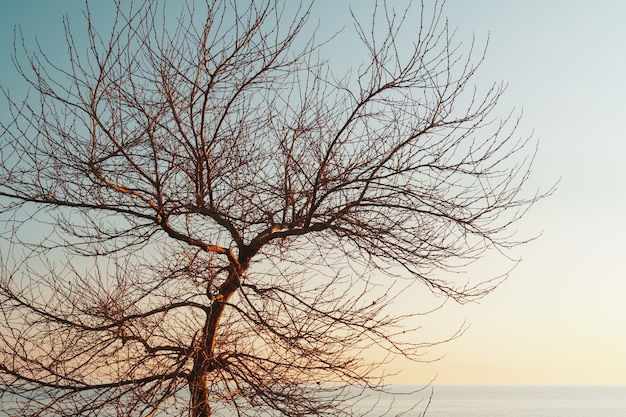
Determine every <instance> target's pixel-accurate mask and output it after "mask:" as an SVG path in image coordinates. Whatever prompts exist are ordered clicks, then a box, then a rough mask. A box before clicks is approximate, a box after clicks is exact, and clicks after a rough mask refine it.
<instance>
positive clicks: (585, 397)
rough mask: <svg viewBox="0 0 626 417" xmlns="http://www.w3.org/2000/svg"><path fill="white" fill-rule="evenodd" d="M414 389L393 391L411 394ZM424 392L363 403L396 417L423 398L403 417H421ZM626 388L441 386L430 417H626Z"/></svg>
mask: <svg viewBox="0 0 626 417" xmlns="http://www.w3.org/2000/svg"><path fill="white" fill-rule="evenodd" d="M416 388H417V387H411V386H397V387H394V390H397V391H399V392H408V391H411V390H414V389H416ZM429 394H430V391H429V392H427V393H425V392H421V393H414V394H410V395H400V396H397V397H396V399H395V402H394V403H393V404H391V402H390V400H389V398H384V397H381V398H376V397H374V396H372V398H371V399H368V402H369V404H367V405H366V404H362V406H365V407H367V408H370V407H371V409H372V412H371V413H370V414H368V415H372V416H374V415H383V414H384V413H385V412H387V414H386V415H389V416H395V415H398V412H399V411H401V410H403V409H406V408H407V406H410V405H411V404H414V403H415V402H416V401H419V400H420V399H422V405H418V406H417V407H416V408H415V409H414V410H413V411H410V412H408V413H406V414H404V416H406V417H413V416H420V415H421V414H422V412H423V410H424V407H425V401H426V397H428V395H429ZM624 416H626V386H472V385H469V386H468V385H466V386H446V385H444V386H436V387H434V392H433V396H432V399H431V402H430V405H429V407H428V411H427V412H426V417H624Z"/></svg>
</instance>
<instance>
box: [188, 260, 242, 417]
mask: <svg viewBox="0 0 626 417" xmlns="http://www.w3.org/2000/svg"><path fill="white" fill-rule="evenodd" d="M241 273H242V270H241V268H239V269H237V268H232V269H231V271H230V272H229V274H228V278H227V279H226V281H224V283H223V284H222V285H221V286H220V289H219V293H218V295H217V296H216V297H215V298H214V299H212V300H211V308H210V311H209V314H208V316H207V320H206V323H205V325H204V329H203V332H202V337H201V338H200V340H198V341H197V342H196V343H197V345H196V350H195V352H194V354H193V355H194V356H193V360H194V362H193V369H192V371H191V374H190V375H189V391H190V394H191V414H190V415H191V417H210V416H211V406H210V401H209V388H208V385H207V382H208V381H207V376H208V374H209V373H210V372H212V371H213V370H215V368H216V366H218V365H217V363H216V361H215V339H216V336H217V331H218V329H219V325H220V320H221V318H222V315H223V313H224V309H225V308H226V303H227V302H228V300H230V298H231V297H232V296H233V294H234V293H235V291H237V289H238V288H239V286H240V285H241V282H240V281H239V276H240V274H241Z"/></svg>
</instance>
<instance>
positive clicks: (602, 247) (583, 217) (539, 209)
mask: <svg viewBox="0 0 626 417" xmlns="http://www.w3.org/2000/svg"><path fill="white" fill-rule="evenodd" d="M425 1H426V2H427V3H428V0H425ZM398 3H402V2H398ZM371 4H372V1H371V0H368V1H362V2H359V1H356V0H353V1H349V0H344V1H338V0H334V1H331V0H321V1H318V2H317V4H316V8H315V13H316V16H319V19H320V21H321V22H322V23H323V25H321V26H322V27H329V28H332V27H336V28H337V29H339V27H340V26H345V27H346V30H351V23H350V21H349V15H348V13H347V7H348V5H351V6H352V7H354V8H355V9H359V10H367V7H369V5H371ZM80 5H82V2H77V1H68V0H58V1H55V2H52V1H43V0H31V1H18V0H0V62H2V64H1V65H0V80H1V82H2V84H3V85H9V86H10V87H12V89H14V91H16V92H19V91H20V90H19V84H17V83H18V81H17V80H16V78H15V74H14V70H13V69H12V67H11V64H10V54H11V52H12V34H13V27H14V26H15V25H16V24H20V25H21V26H22V29H23V31H24V33H25V35H26V36H27V37H28V38H29V39H30V40H31V41H32V38H33V37H34V36H37V37H39V38H40V40H41V43H42V45H43V46H44V47H45V48H47V49H49V51H50V52H51V54H53V55H54V56H57V55H58V56H61V57H62V56H63V55H62V54H63V52H64V51H63V47H64V45H63V43H62V42H63V28H62V24H61V17H62V16H63V15H64V14H68V16H69V19H70V21H75V20H76V19H80V16H81V7H80ZM445 10H446V15H447V16H448V17H449V19H450V24H451V25H452V26H453V27H457V28H458V36H459V39H468V40H469V38H470V37H471V36H472V34H475V35H476V37H477V39H478V41H479V42H484V41H485V40H486V39H487V37H489V49H488V53H487V60H486V61H485V63H484V66H483V67H482V70H481V71H480V73H479V75H478V77H477V78H476V82H477V83H479V86H482V87H486V86H488V85H490V84H491V83H492V82H493V81H504V82H505V83H507V84H508V89H507V92H506V94H505V96H504V98H503V99H502V101H501V106H500V111H501V112H502V116H506V114H507V113H508V112H509V111H510V110H511V109H512V108H516V109H518V110H519V111H521V112H523V119H522V124H521V126H520V131H519V132H520V135H522V136H523V135H527V134H531V133H532V134H533V136H534V137H535V138H537V139H538V140H539V144H540V147H539V154H538V156H537V160H536V164H535V167H534V174H535V176H534V178H533V180H532V185H533V186H539V185H542V186H544V187H549V186H550V185H551V184H552V183H554V182H555V181H557V180H558V179H559V178H560V179H561V181H560V184H559V187H558V190H557V191H556V192H555V194H554V195H553V196H552V197H551V198H549V199H547V200H545V201H542V202H541V203H540V204H538V205H537V206H536V207H535V208H534V209H533V210H532V211H531V212H530V213H529V215H528V216H527V217H526V219H525V220H524V221H523V222H521V223H519V225H518V228H519V230H520V233H522V234H525V235H528V234H536V233H542V236H541V238H540V239H538V240H537V241H534V242H532V243H530V244H528V245H527V246H525V247H523V248H520V249H519V250H518V251H516V253H515V254H516V255H518V256H520V257H521V258H523V263H522V264H521V265H520V266H519V267H518V268H517V269H515V270H514V271H513V273H512V274H511V276H510V278H509V280H508V281H506V282H505V283H503V284H502V285H501V287H500V288H499V289H498V290H497V291H496V292H494V293H493V294H491V295H490V296H489V297H487V298H485V299H484V300H483V301H482V302H481V303H480V304H474V305H466V306H463V307H459V306H454V305H448V306H447V307H446V308H444V309H443V310H442V311H441V312H440V313H437V314H435V315H433V316H431V317H428V318H427V319H426V320H425V321H424V323H423V325H424V333H423V334H424V335H425V336H427V335H428V334H432V335H438V334H439V333H440V329H450V330H453V329H454V327H455V326H456V325H458V324H459V323H461V322H463V321H464V320H467V322H468V323H470V325H471V326H470V328H469V329H468V330H467V331H466V333H465V335H464V336H463V337H462V338H460V339H458V340H455V341H452V342H450V343H447V344H445V345H442V346H439V347H437V348H435V349H433V352H432V354H433V357H435V356H440V355H445V356H444V357H443V358H442V359H441V360H439V361H437V362H434V363H432V364H428V365H407V364H400V363H398V364H395V365H394V366H396V367H397V368H398V369H400V368H402V369H405V371H404V372H403V373H402V374H401V376H400V377H398V378H396V379H395V381H399V382H426V381H429V380H430V379H431V378H432V377H433V376H435V375H438V377H437V378H438V379H437V382H438V383H492V384H500V383H523V384H525V383H530V384H568V383H574V384H626V360H625V359H624V357H623V354H624V352H626V332H625V331H624V329H626V302H625V301H624V299H625V294H626V266H625V263H624V261H623V258H624V252H625V249H626V243H625V238H624V237H625V236H626V220H625V219H624V214H625V213H626V192H625V191H626V190H625V188H626V187H625V185H624V182H625V180H626V163H625V162H624V160H625V159H626V140H625V139H626V123H625V122H624V120H625V119H626V101H625V100H624V96H625V93H626V77H625V76H624V68H625V67H626V48H624V44H625V43H626V26H625V25H624V24H623V18H624V16H626V2H623V1H621V0H613V1H610V0H597V1H594V2H589V1H572V0H570V1H565V0H543V1H539V0H526V1H523V2H522V1H502V0H474V1H467V0H448V2H447V4H446V9H445ZM338 48H340V49H339V50H340V51H342V52H340V53H339V55H341V54H344V55H345V52H344V51H345V50H349V48H350V45H340V46H338ZM344 59H345V57H344ZM483 83H484V85H483ZM0 109H2V110H1V111H4V109H6V105H5V104H2V105H1V106H0Z"/></svg>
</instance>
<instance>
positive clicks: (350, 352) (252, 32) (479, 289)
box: [0, 0, 541, 417]
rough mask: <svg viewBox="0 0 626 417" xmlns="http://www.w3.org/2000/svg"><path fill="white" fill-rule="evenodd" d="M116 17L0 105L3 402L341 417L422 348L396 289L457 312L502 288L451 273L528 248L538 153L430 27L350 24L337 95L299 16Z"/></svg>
mask: <svg viewBox="0 0 626 417" xmlns="http://www.w3.org/2000/svg"><path fill="white" fill-rule="evenodd" d="M122 3H123V2H120V3H118V5H117V13H116V17H115V21H114V23H113V26H112V27H111V28H109V29H107V30H106V31H99V30H97V29H96V25H95V22H94V19H93V18H92V16H91V14H90V11H89V8H87V9H86V19H87V23H88V25H87V26H86V31H87V32H86V33H80V34H77V33H74V32H73V31H71V30H70V29H69V24H68V22H65V23H66V37H67V46H68V57H67V59H66V60H60V61H59V62H57V61H56V60H53V59H52V58H53V57H49V56H47V55H46V53H45V51H42V50H36V51H34V52H28V51H26V55H24V56H25V58H24V59H21V60H19V59H16V60H15V63H16V67H17V69H18V71H19V72H20V74H21V75H22V76H23V77H24V80H26V81H27V82H28V83H29V85H30V88H31V90H30V91H31V94H30V96H29V97H26V98H25V99H23V100H21V99H17V98H14V97H13V96H12V95H10V94H9V91H8V89H7V87H5V88H4V89H3V92H4V94H5V97H6V99H7V102H8V109H9V111H10V117H8V118H5V119H4V120H5V121H4V122H3V124H2V126H1V129H2V130H1V132H0V133H1V135H2V139H1V144H0V146H1V147H0V157H1V159H2V170H1V171H0V199H1V200H2V209H0V220H1V221H2V222H3V230H4V233H3V234H2V236H3V238H4V239H5V242H9V243H10V245H7V246H6V250H5V252H4V253H3V254H2V262H3V265H2V266H3V269H2V276H1V278H0V303H1V307H0V320H1V321H2V326H0V387H1V391H0V392H2V393H3V394H0V396H1V398H2V400H3V401H5V400H6V404H8V405H6V407H13V406H14V408H15V409H11V410H10V412H11V413H18V414H22V415H37V416H46V415H50V416H52V415H54V416H58V415H68V416H70V415H71V416H76V415H84V416H87V415H119V416H126V415H127V416H131V415H132V416H138V415H142V416H143V415H148V416H153V415H191V416H194V417H208V416H210V415H211V414H212V411H213V412H214V413H215V414H219V415H237V416H248V415H261V413H263V412H266V413H268V414H263V415H285V416H309V415H310V416H313V415H352V414H351V413H352V412H353V411H352V410H351V405H353V404H354V402H355V401H356V400H357V399H358V397H359V395H358V390H357V391H355V389H356V388H357V387H359V388H361V389H375V390H383V389H384V386H382V385H381V383H382V382H383V377H384V376H385V371H384V365H385V364H386V363H388V361H389V360H391V359H392V358H394V357H396V356H403V357H405V358H409V359H412V360H416V361H419V360H420V359H421V358H422V355H423V354H424V350H425V349H427V348H428V347H430V346H432V344H431V343H427V342H424V343H420V342H416V338H417V336H416V335H415V331H416V330H417V329H416V326H415V324H414V323H415V322H414V321H412V320H411V319H413V318H414V317H415V316H416V315H419V314H422V313H419V312H418V311H416V312H415V313H414V314H408V315H399V314H394V311H393V308H391V305H392V302H393V298H394V295H395V294H397V291H398V290H399V288H400V287H399V286H398V285H395V284H394V283H397V282H398V281H399V280H402V283H403V284H402V285H403V286H404V287H403V289H404V288H406V287H407V286H408V289H407V290H411V289H412V288H413V287H412V286H409V283H413V284H415V285H425V286H426V287H428V288H430V290H432V292H433V293H435V294H438V295H443V296H444V299H445V298H451V299H454V300H456V301H458V302H461V303H463V302H466V301H470V300H475V299H478V298H480V297H483V296H484V295H486V294H488V293H489V292H491V291H492V290H493V289H494V288H495V286H496V285H497V284H498V283H499V282H500V279H489V278H486V279H476V280H473V281H472V283H471V284H469V283H468V282H467V281H466V280H465V279H462V280H461V281H459V280H456V279H455V272H456V271H457V267H458V266H459V265H463V264H466V263H468V262H472V261H473V260H475V259H478V258H480V257H481V256H482V255H483V254H484V253H485V252H486V251H489V250H496V251H497V250H500V251H503V252H504V251H506V250H508V249H509V248H511V247H513V246H515V245H518V244H520V243H523V239H522V240H521V241H520V240H517V239H515V238H514V236H513V232H514V230H512V228H511V226H512V225H513V224H514V223H515V222H516V221H517V220H518V219H519V218H520V217H521V216H522V215H523V214H524V213H525V211H526V210H527V209H528V208H529V206H530V205H531V204H532V203H533V202H535V201H536V200H538V199H539V198H540V197H541V195H539V194H532V193H531V194H530V195H529V196H528V195H526V193H523V186H524V184H525V182H526V181H527V179H528V177H529V174H530V166H531V162H532V158H533V155H534V151H535V150H534V147H533V146H534V145H533V143H532V142H529V141H528V140H526V139H521V140H520V139H518V137H517V136H516V134H515V130H516V126H517V119H515V118H514V117H509V118H506V119H505V120H499V119H498V118H497V117H496V116H495V115H494V113H493V111H494V109H495V106H496V104H497V102H498V100H499V98H500V96H501V94H502V92H503V87H502V86H501V85H498V84H494V85H493V86H491V88H488V89H487V90H486V92H485V93H484V94H482V95H481V94H480V93H479V89H476V88H475V86H474V84H473V76H474V74H475V71H476V70H477V69H478V67H479V64H480V62H481V61H482V58H483V55H482V51H479V52H478V53H476V51H475V50H474V46H473V45H470V47H469V48H465V50H464V51H462V50H461V49H462V48H461V47H460V46H461V45H460V44H457V43H456V42H455V41H454V37H453V36H452V34H451V32H450V30H449V28H448V25H447V22H446V21H445V19H444V18H443V17H442V8H441V7H440V5H437V6H436V7H435V9H434V10H433V11H432V12H427V11H426V9H425V8H424V7H422V9H421V10H419V7H418V8H417V9H418V10H416V12H417V14H418V19H419V21H415V20H413V19H411V20H409V17H410V16H411V17H413V16H414V14H411V13H412V12H413V10H412V9H410V8H409V9H407V10H406V11H404V12H400V13H397V12H395V11H394V10H392V9H391V8H389V7H387V6H386V5H382V6H380V5H379V6H378V7H377V8H376V11H375V12H376V13H375V15H374V17H373V19H372V25H371V26H370V25H369V24H368V23H365V22H362V21H359V20H358V19H357V18H355V19H354V29H355V30H356V34H357V35H358V37H359V38H360V41H361V45H362V47H363V49H362V51H363V52H364V55H363V56H362V59H361V60H362V62H363V64H362V65H360V66H355V67H353V69H352V72H351V73H348V74H346V75H341V74H337V73H336V71H333V62H332V61H330V60H329V61H327V60H324V59H323V58H321V57H322V56H323V51H325V50H327V49H325V48H329V47H331V46H332V45H334V43H333V42H336V41H338V38H332V37H331V38H330V39H329V40H328V42H326V41H317V40H316V39H315V38H314V37H307V33H309V32H310V29H311V27H310V25H308V23H307V22H308V20H309V17H310V14H311V9H310V8H307V7H306V6H305V5H304V4H300V6H299V7H294V6H295V5H294V4H292V3H289V4H287V3H285V4H284V3H283V2H280V1H274V0H264V1H254V2H250V3H249V4H248V3H247V2H234V1H232V2H230V1H208V2H207V3H206V4H203V5H197V4H196V3H198V2H188V3H187V4H185V6H183V8H182V11H181V12H180V15H179V16H176V17H175V18H174V17H173V16H172V15H171V7H172V5H167V6H166V5H164V4H161V3H158V2H156V1H155V2H151V1H146V2H139V3H130V4H129V5H128V6H127V5H126V3H123V4H122ZM413 28H415V29H413ZM407 33H408V34H409V35H410V37H406V36H407ZM79 36H80V38H79ZM85 42H86V43H85ZM16 44H17V45H19V44H20V42H19V38H18V42H17V43H16ZM22 44H24V42H23V41H22ZM407 51H408V55H407V54H406V52H407ZM350 53H351V54H352V53H355V54H356V53H357V52H356V51H350ZM445 272H451V274H448V275H446V274H444V273H445ZM453 337H454V336H453ZM372 351H377V352H385V355H384V356H383V359H371V358H373V357H378V356H372V355H370V354H369V353H371V352H372ZM222 413H227V414H222Z"/></svg>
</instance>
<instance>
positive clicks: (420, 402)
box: [0, 385, 626, 417]
mask: <svg viewBox="0 0 626 417" xmlns="http://www.w3.org/2000/svg"><path fill="white" fill-rule="evenodd" d="M420 388H421V387H420V386H410V385H397V386H393V391H394V392H397V393H401V394H399V395H396V396H395V397H391V396H381V395H379V394H372V395H368V396H366V397H364V398H363V399H362V400H361V401H360V402H359V406H358V407H355V408H354V409H353V411H354V413H355V415H363V413H364V412H366V414H365V415H367V416H371V417H381V416H390V417H392V416H393V417H395V416H403V417H421V416H422V413H423V411H424V409H425V407H426V404H427V402H428V398H429V396H430V394H431V389H433V388H429V389H428V390H422V391H419V389H420ZM392 398H394V399H392ZM412 406H413V409H412V410H410V409H411V407H412ZM356 408H358V409H356ZM406 410H409V411H406ZM403 411H404V413H403ZM216 414H217V415H218V416H221V417H225V416H227V415H228V414H220V413H216ZM6 415H7V414H6V413H4V412H3V407H2V404H0V417H4V416H6ZM228 416H229V415H228ZM425 417H626V386H481V385H439V386H435V387H434V391H433V393H432V397H431V399H430V405H429V406H428V410H427V411H426V414H425Z"/></svg>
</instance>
